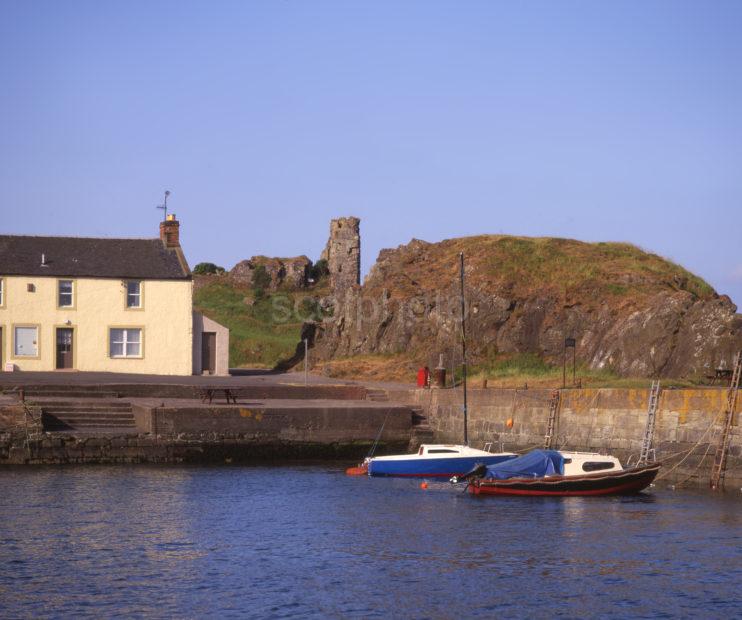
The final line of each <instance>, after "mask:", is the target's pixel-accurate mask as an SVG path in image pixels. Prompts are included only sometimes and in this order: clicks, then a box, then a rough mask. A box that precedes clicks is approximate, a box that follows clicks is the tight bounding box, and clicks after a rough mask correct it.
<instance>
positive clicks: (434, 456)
mask: <svg viewBox="0 0 742 620" xmlns="http://www.w3.org/2000/svg"><path fill="white" fill-rule="evenodd" d="M489 447H491V444H486V445H485V448H489ZM517 456H518V455H517V454H515V453H513V452H490V451H489V450H488V449H485V450H477V449H476V448H470V447H469V446H462V445H450V444H422V445H421V446H420V449H419V450H418V451H417V452H416V453H414V454H398V455H393V456H375V457H372V458H369V459H366V461H365V463H364V466H365V468H366V469H367V473H368V475H369V476H409V477H422V478H435V477H441V478H442V477H445V476H448V477H451V476H452V475H462V474H465V473H467V472H469V471H471V469H472V468H473V467H474V466H475V465H478V464H484V465H495V464H497V463H502V462H503V461H507V460H509V459H514V458H516V457H517ZM457 472H458V473H457Z"/></svg>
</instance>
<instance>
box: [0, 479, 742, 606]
mask: <svg viewBox="0 0 742 620" xmlns="http://www.w3.org/2000/svg"><path fill="white" fill-rule="evenodd" d="M418 485H419V483H418V482H415V481H411V480H383V479H369V478H366V477H362V478H349V477H346V476H344V475H343V472H342V469H341V468H339V467H338V466H337V465H329V466H317V465H313V466H284V467H272V468H264V467H222V468H190V467H141V466H140V467H84V468H82V467H81V468H74V467H64V468H43V469H31V468H27V469H13V470H2V471H0V617H3V618H9V617H12V618H15V617H34V618H36V617H61V616H64V617H96V618H101V617H107V618H108V617H136V616H147V617H174V616H177V617H185V618H200V617H206V616H220V617H255V618H269V617H272V618H291V617H300V618H303V617H317V618H325V617H330V618H342V617H378V618H387V617H393V618H471V617H483V618H493V617H495V616H499V617H547V616H552V615H563V616H568V617H578V616H579V617H584V616H604V617H605V616H609V617H627V618H628V617H631V618H636V617H678V616H696V617H699V616H703V617H719V618H722V617H725V618H726V617H734V616H737V617H739V616H740V615H741V614H742V591H741V590H740V583H742V498H740V495H742V494H740V493H739V491H738V492H737V494H736V495H735V494H729V495H727V496H721V495H712V494H710V493H702V492H688V491H682V492H681V491H670V490H656V491H654V492H652V493H651V494H648V495H643V496H638V497H631V498H586V499H583V498H562V499H555V498H544V499H541V498H514V499H504V498H477V497H472V496H469V495H465V494H462V493H461V492H459V491H457V490H455V489H453V488H452V487H450V486H448V485H446V484H445V483H435V484H431V486H430V487H429V488H428V489H427V490H421V489H420V488H419V486H418Z"/></svg>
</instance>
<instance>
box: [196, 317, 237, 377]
mask: <svg viewBox="0 0 742 620" xmlns="http://www.w3.org/2000/svg"><path fill="white" fill-rule="evenodd" d="M193 374H194V375H224V376H226V375H229V329H228V328H226V327H224V325H220V324H219V323H217V322H216V321H214V320H212V319H210V318H209V317H207V316H205V315H203V314H202V313H200V312H194V313H193Z"/></svg>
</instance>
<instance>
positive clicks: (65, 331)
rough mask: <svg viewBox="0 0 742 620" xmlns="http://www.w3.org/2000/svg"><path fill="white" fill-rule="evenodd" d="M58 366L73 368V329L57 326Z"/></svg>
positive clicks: (59, 367)
mask: <svg viewBox="0 0 742 620" xmlns="http://www.w3.org/2000/svg"><path fill="white" fill-rule="evenodd" d="M57 368H58V369H61V368H72V329H71V328H69V327H58V328H57Z"/></svg>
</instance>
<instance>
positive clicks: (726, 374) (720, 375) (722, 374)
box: [706, 368, 733, 385]
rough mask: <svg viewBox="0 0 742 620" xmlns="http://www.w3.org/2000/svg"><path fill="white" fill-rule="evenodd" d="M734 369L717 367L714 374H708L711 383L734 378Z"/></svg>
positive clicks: (714, 383)
mask: <svg viewBox="0 0 742 620" xmlns="http://www.w3.org/2000/svg"><path fill="white" fill-rule="evenodd" d="M732 373H733V371H732V370H731V369H729V368H717V369H716V371H715V372H714V374H713V375H706V378H707V379H708V380H709V384H710V385H716V382H717V381H718V382H719V383H722V382H724V381H730V380H731V379H732Z"/></svg>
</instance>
